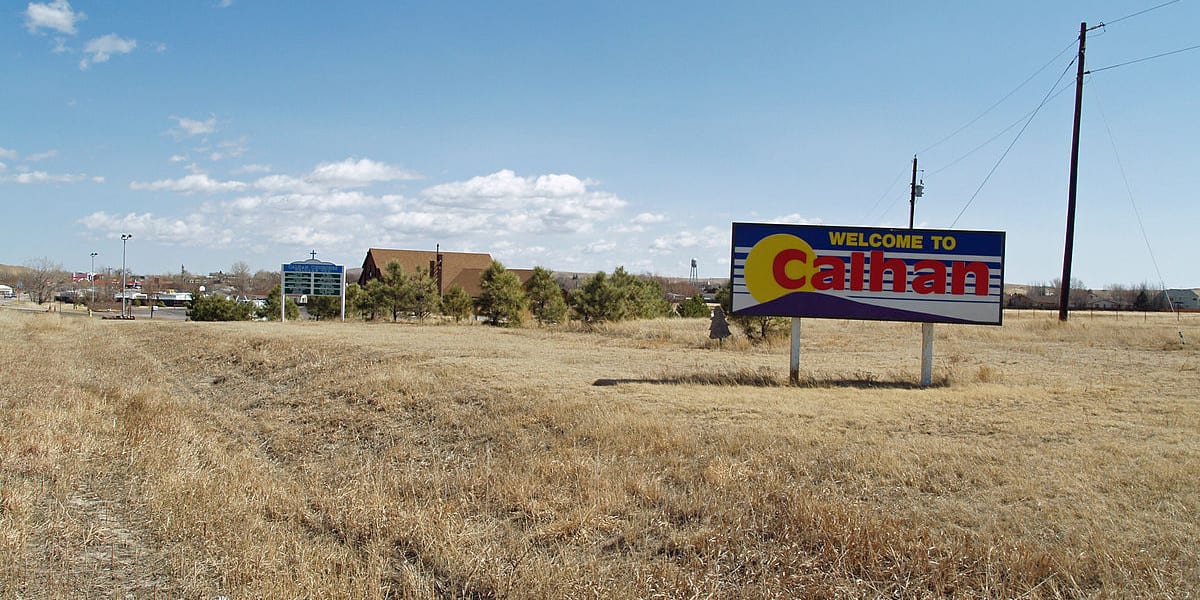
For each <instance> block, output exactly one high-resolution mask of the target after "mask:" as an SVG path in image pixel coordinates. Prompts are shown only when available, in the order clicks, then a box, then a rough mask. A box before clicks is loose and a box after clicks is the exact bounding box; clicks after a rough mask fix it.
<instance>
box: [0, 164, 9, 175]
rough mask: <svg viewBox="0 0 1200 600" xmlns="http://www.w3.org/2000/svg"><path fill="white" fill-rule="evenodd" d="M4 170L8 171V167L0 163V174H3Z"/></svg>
mask: <svg viewBox="0 0 1200 600" xmlns="http://www.w3.org/2000/svg"><path fill="white" fill-rule="evenodd" d="M5 169H8V165H6V164H4V163H0V173H3V172H4V171H5Z"/></svg>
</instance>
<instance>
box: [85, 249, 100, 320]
mask: <svg viewBox="0 0 1200 600" xmlns="http://www.w3.org/2000/svg"><path fill="white" fill-rule="evenodd" d="M98 254H100V253H99V252H93V253H92V270H91V271H88V284H90V286H91V288H92V305H91V306H89V307H88V310H92V309H93V308H95V307H96V255H98Z"/></svg>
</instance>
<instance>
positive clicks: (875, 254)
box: [868, 250, 908, 294]
mask: <svg viewBox="0 0 1200 600" xmlns="http://www.w3.org/2000/svg"><path fill="white" fill-rule="evenodd" d="M885 271H890V272H891V273H892V291H893V292H899V293H901V294H903V293H904V291H905V290H906V289H907V288H908V265H907V264H905V263H904V261H903V260H901V259H899V258H884V257H883V251H882V250H873V251H871V283H870V287H869V288H868V289H870V290H871V291H872V292H882V291H883V273H884V272H885Z"/></svg>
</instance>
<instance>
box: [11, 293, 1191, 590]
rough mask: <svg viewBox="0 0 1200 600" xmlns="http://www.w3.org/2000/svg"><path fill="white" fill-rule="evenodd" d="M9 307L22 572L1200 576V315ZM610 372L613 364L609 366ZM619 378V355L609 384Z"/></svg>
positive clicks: (223, 580)
mask: <svg viewBox="0 0 1200 600" xmlns="http://www.w3.org/2000/svg"><path fill="white" fill-rule="evenodd" d="M1185 317H1186V318H1185V320H1184V323H1183V328H1184V334H1185V336H1186V339H1187V341H1188V342H1189V343H1188V345H1182V344H1180V340H1179V337H1178V335H1177V333H1176V330H1175V324H1174V320H1173V319H1171V320H1170V321H1168V320H1167V318H1165V317H1164V316H1161V315H1151V316H1149V317H1148V318H1147V319H1145V320H1143V319H1142V317H1141V316H1140V315H1139V316H1137V317H1132V316H1129V315H1128V314H1126V315H1122V316H1121V317H1120V319H1119V320H1118V319H1116V318H1115V317H1113V316H1111V315H1104V316H1100V315H1096V316H1094V317H1093V316H1088V315H1086V314H1079V315H1076V316H1075V317H1073V320H1072V321H1071V322H1069V323H1067V324H1061V323H1058V322H1057V321H1056V320H1054V319H1053V317H1052V316H1050V315H1048V314H1030V313H1021V314H1020V315H1015V314H1011V313H1010V315H1009V316H1008V319H1007V322H1006V323H1007V324H1006V325H1005V326H1004V327H1002V328H989V327H951V326H938V328H937V330H936V333H937V340H936V346H935V356H936V367H935V379H937V383H938V385H937V386H935V387H932V388H929V389H920V388H919V387H918V386H916V379H917V376H918V371H919V349H920V348H919V344H920V333H919V327H918V326H916V325H911V324H893V323H862V322H843V321H815V320H806V321H805V322H804V331H803V335H804V341H803V355H802V369H801V371H802V383H803V385H802V386H800V387H789V386H787V385H785V384H786V376H787V347H786V343H783V344H776V345H774V346H768V347H763V346H750V345H747V344H739V343H737V342H736V341H735V342H734V343H726V344H725V345H724V346H723V347H721V348H717V347H716V346H714V345H712V344H711V343H710V341H709V340H708V339H707V331H708V329H707V327H708V323H707V321H705V320H692V321H684V320H675V321H651V322H642V323H632V324H619V325H610V326H606V327H603V328H598V329H597V330H595V331H590V332H585V331H561V330H552V329H534V328H530V329H521V330H495V329H492V328H487V327H477V326H453V325H451V326H444V325H436V326H435V325H429V326H424V325H390V324H379V325H364V324H340V323H319V324H318V323H289V324H287V325H279V324H266V323H229V324H222V323H166V322H142V321H137V322H116V321H105V322H101V321H95V320H89V319H84V318H69V317H61V316H59V315H49V314H24V315H21V314H14V313H12V312H0V332H3V339H4V340H6V341H7V342H8V343H7V344H6V349H5V352H4V353H3V354H0V365H3V368H2V370H0V372H2V373H3V376H4V380H3V381H2V382H0V557H6V560H0V596H3V597H18V596H20V597H25V598H28V597H81V596H103V597H115V596H120V597H126V596H133V597H171V598H175V597H188V598H192V597H210V598H211V597H214V596H217V595H226V596H229V597H238V598H241V597H356V598H360V597H361V598H385V597H392V598H427V597H454V598H547V597H566V598H585V597H586V598H644V597H668V598H773V597H778V598H791V597H816V598H858V597H882V596H886V597H906V598H921V597H963V598H975V597H986V598H1015V597H1025V598H1058V597H1161V598H1184V597H1195V596H1196V595H1197V594H1200V493H1198V492H1200V489H1198V488H1200V485H1198V484H1197V482H1198V481H1200V437H1198V435H1197V434H1198V433H1200V406H1198V405H1197V396H1196V387H1197V382H1198V381H1200V377H1198V373H1200V367H1198V363H1200V361H1198V354H1200V353H1198V352H1197V349H1196V348H1197V344H1200V318H1197V316H1196V315H1186V316H1185ZM597 383H600V384H601V385H596V384H597ZM604 384H608V385H604Z"/></svg>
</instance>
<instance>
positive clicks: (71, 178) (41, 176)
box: [9, 171, 103, 184]
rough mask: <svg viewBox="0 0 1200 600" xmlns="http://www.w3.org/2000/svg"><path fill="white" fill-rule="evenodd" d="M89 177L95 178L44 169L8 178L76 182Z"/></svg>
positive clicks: (29, 181)
mask: <svg viewBox="0 0 1200 600" xmlns="http://www.w3.org/2000/svg"><path fill="white" fill-rule="evenodd" d="M89 179H91V180H93V181H95V178H92V177H88V176H87V175H84V174H82V173H79V174H71V173H60V174H54V173H47V172H45V171H29V172H25V173H20V174H18V175H15V176H13V177H11V178H9V180H10V181H14V182H16V183H24V184H31V183H76V182H79V181H87V180H89ZM101 181H103V178H101Z"/></svg>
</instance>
